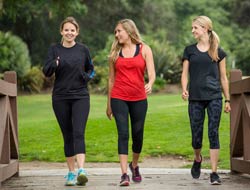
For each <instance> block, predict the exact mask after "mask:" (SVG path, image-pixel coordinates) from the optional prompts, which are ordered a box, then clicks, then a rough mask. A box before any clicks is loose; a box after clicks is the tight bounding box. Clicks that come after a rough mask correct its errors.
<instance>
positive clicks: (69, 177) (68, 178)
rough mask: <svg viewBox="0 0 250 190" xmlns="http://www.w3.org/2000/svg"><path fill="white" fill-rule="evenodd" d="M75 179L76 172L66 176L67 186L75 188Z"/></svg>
mask: <svg viewBox="0 0 250 190" xmlns="http://www.w3.org/2000/svg"><path fill="white" fill-rule="evenodd" d="M75 177H76V175H75V173H74V172H68V175H66V176H64V178H66V182H65V186H74V185H75V184H76V179H75Z"/></svg>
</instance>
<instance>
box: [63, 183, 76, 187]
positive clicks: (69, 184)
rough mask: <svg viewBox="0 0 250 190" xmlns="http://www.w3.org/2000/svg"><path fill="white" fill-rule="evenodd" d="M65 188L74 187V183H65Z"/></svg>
mask: <svg viewBox="0 0 250 190" xmlns="http://www.w3.org/2000/svg"><path fill="white" fill-rule="evenodd" d="M65 186H75V183H65Z"/></svg>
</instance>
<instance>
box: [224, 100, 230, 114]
mask: <svg viewBox="0 0 250 190" xmlns="http://www.w3.org/2000/svg"><path fill="white" fill-rule="evenodd" d="M230 111H231V106H230V102H226V103H225V107H224V112H225V113H229V112H230Z"/></svg>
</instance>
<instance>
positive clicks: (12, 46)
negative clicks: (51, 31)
mask: <svg viewBox="0 0 250 190" xmlns="http://www.w3.org/2000/svg"><path fill="white" fill-rule="evenodd" d="M30 65H31V62H30V57H29V51H28V48H27V45H26V44H25V43H24V42H23V40H22V39H21V38H19V37H17V36H15V35H13V34H11V33H9V32H7V33H3V32H1V31H0V73H3V72H5V71H15V72H16V73H17V79H21V78H22V77H23V76H24V75H25V74H26V73H27V72H28V71H29V69H30Z"/></svg>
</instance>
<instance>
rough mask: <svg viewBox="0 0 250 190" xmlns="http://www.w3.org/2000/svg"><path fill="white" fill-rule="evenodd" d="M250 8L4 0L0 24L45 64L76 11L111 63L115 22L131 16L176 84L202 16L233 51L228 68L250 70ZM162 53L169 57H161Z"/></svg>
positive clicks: (224, 2)
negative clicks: (193, 24)
mask: <svg viewBox="0 0 250 190" xmlns="http://www.w3.org/2000/svg"><path fill="white" fill-rule="evenodd" d="M249 7H250V3H249V0H220V1H210V0H203V1H200V0H168V1H161V0H155V1H151V0H105V1H104V0H103V1H99V0H84V1H83V0H72V1H67V0H60V1H59V0H43V1H42V0H30V1H29V0H19V1H15V0H3V7H2V10H0V11H1V13H2V14H1V17H0V28H1V30H2V31H4V32H7V31H11V32H12V33H13V34H15V35H18V36H20V37H21V38H22V39H23V40H24V41H25V42H26V43H27V46H28V49H29V52H30V55H31V60H32V65H39V66H41V65H42V63H43V60H44V59H45V57H46V54H47V49H48V46H49V45H50V44H52V43H55V42H58V41H60V38H61V36H60V33H59V25H60V22H61V21H62V20H63V19H64V18H65V17H66V16H74V17H75V18H76V19H77V21H78V22H79V24H80V28H81V30H80V35H79V36H78V39H77V40H78V41H81V42H83V43H85V44H86V45H87V46H88V47H89V49H90V52H91V55H92V56H93V57H94V59H96V63H95V64H96V65H98V66H99V65H102V64H104V65H105V66H106V64H105V63H106V58H107V57H106V55H107V54H108V52H109V49H110V46H111V44H109V43H110V36H111V35H112V33H113V30H114V27H115V24H116V23H117V21H118V20H120V19H122V18H131V19H133V20H134V21H135V23H136V25H137V27H138V29H139V31H140V32H141V34H143V36H147V37H146V38H147V39H146V40H148V42H149V43H151V44H152V47H153V48H152V49H153V51H155V52H156V53H155V54H156V55H154V57H155V63H156V64H157V65H156V66H157V69H158V68H159V69H158V71H157V75H158V76H159V75H160V73H161V72H160V70H161V69H160V68H163V70H164V73H165V74H164V79H166V80H167V81H168V82H171V83H175V82H179V80H180V77H179V76H180V70H181V67H180V64H181V63H180V62H181V59H180V58H181V56H182V53H183V50H184V47H185V46H187V45H189V44H191V43H194V42H195V40H194V39H193V37H192V33H191V22H192V19H193V18H194V17H195V16H197V15H207V16H209V17H210V18H211V19H212V21H213V25H214V30H215V31H216V32H217V33H218V35H219V36H220V38H221V47H222V48H223V49H224V50H225V51H226V53H227V66H228V69H230V68H232V67H233V65H234V64H233V63H234V62H235V61H236V66H237V67H238V68H240V69H245V70H246V71H247V72H248V70H250V69H249V68H250V65H247V64H246V63H245V61H246V59H245V58H246V55H247V50H248V49H249V46H250V45H249V44H245V45H246V46H245V47H246V48H245V49H246V51H245V49H244V50H243V52H245V53H243V52H241V51H239V50H240V49H241V48H242V41H243V37H246V38H247V39H248V37H247V33H250V32H249V31H250V28H249V17H250V15H249V13H250V11H249ZM112 36H113V35H112ZM154 41H156V42H154ZM154 44H155V45H156V47H154ZM162 45H163V46H162ZM161 47H163V49H162V50H160V48H161ZM165 53H166V55H163V54H165ZM159 54H160V55H163V56H162V57H159V58H158V55H159ZM242 54H244V55H242ZM242 56H243V57H242ZM243 58H244V59H243ZM160 59H161V60H160ZM162 59H166V60H162Z"/></svg>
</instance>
